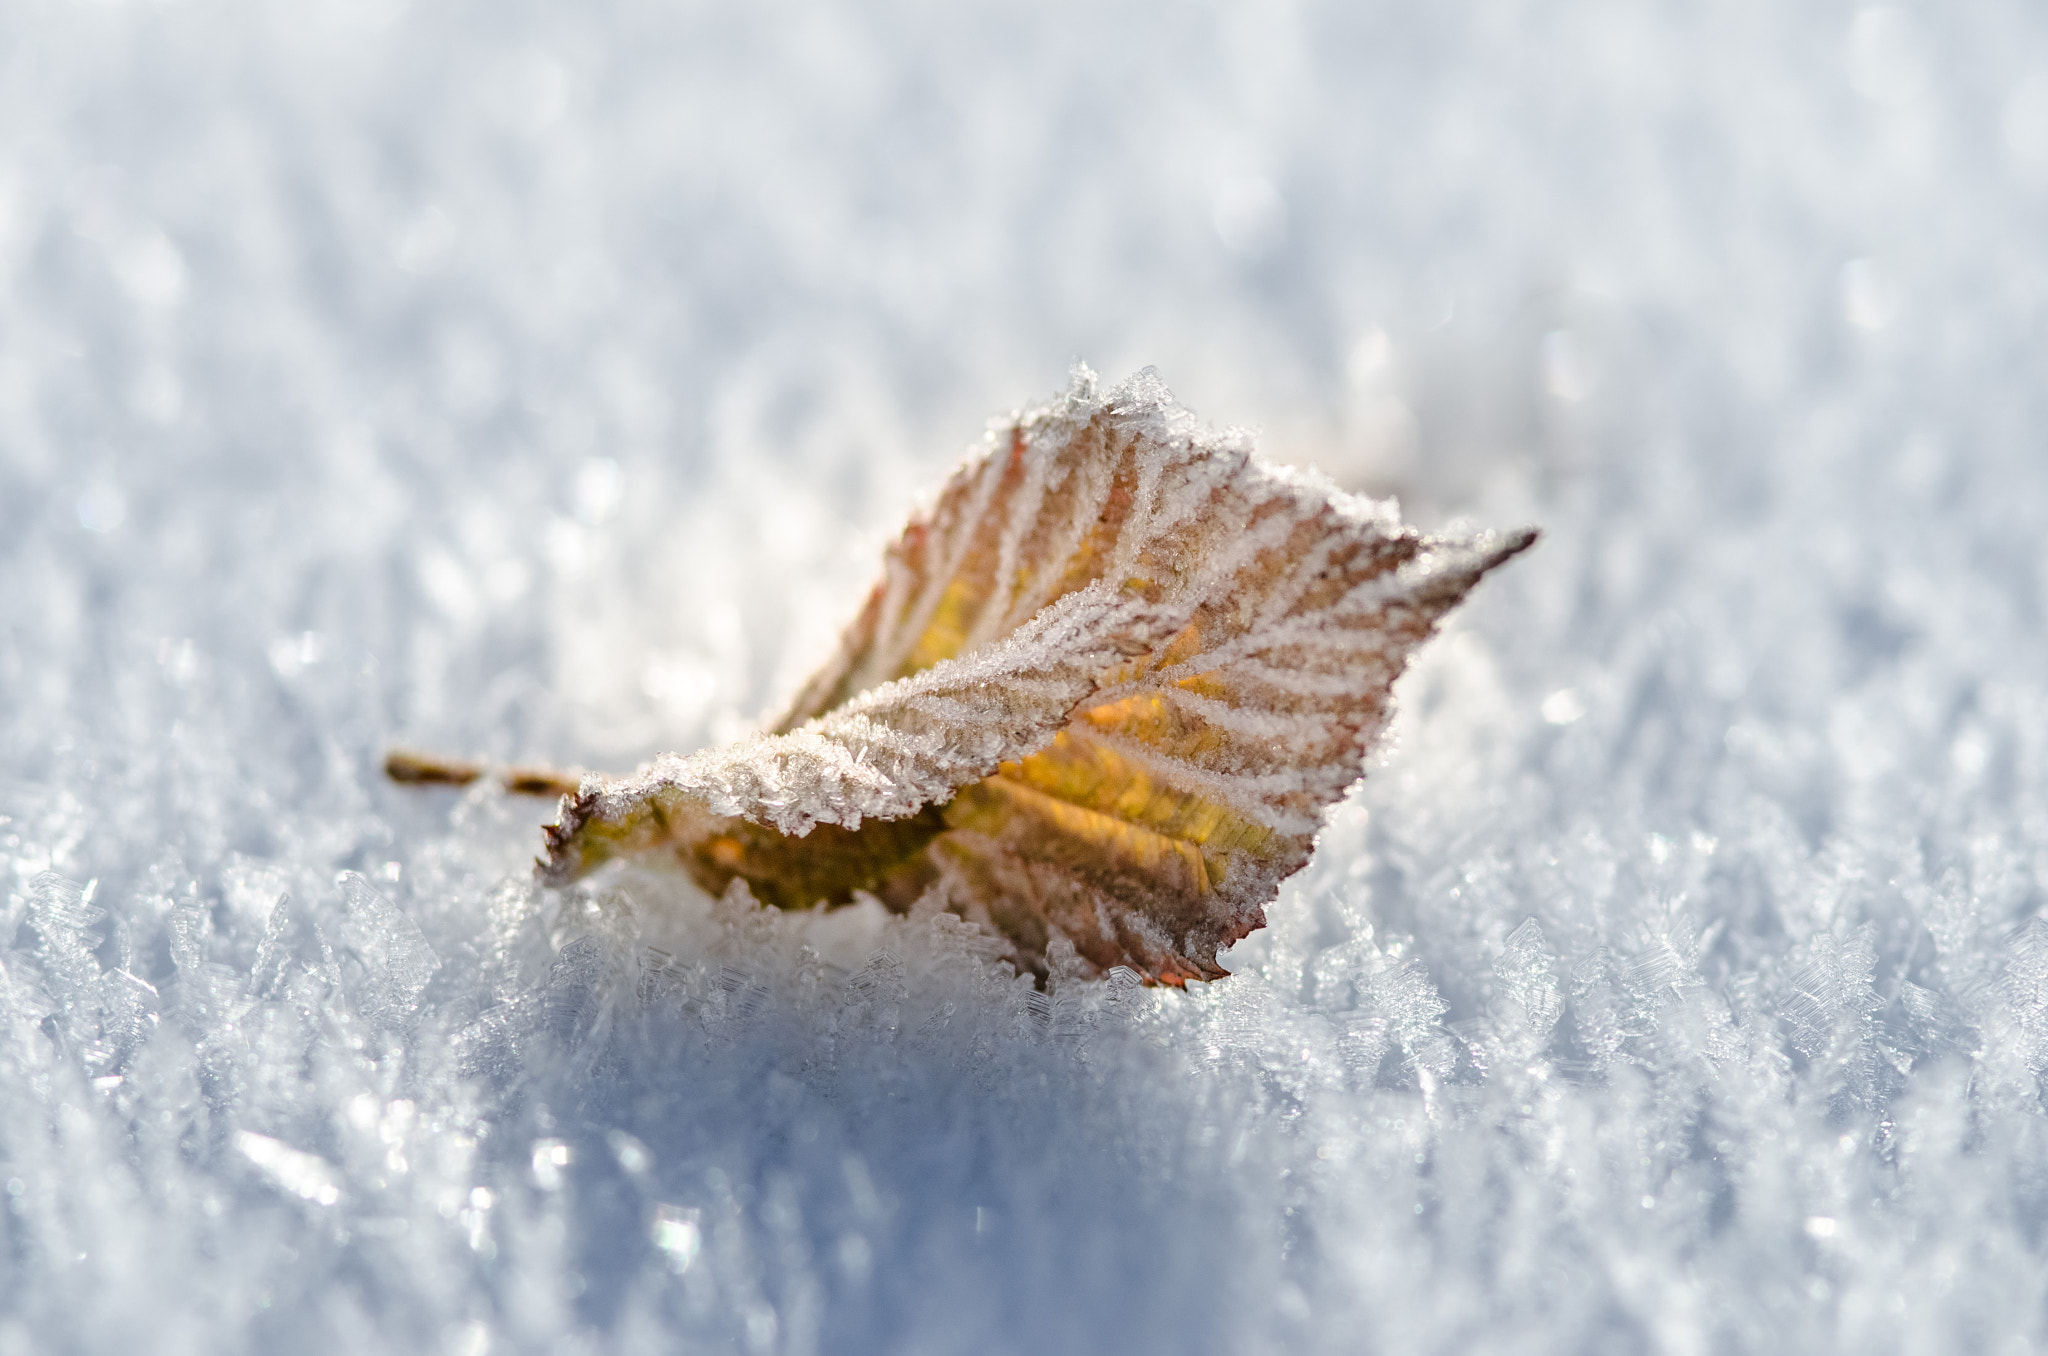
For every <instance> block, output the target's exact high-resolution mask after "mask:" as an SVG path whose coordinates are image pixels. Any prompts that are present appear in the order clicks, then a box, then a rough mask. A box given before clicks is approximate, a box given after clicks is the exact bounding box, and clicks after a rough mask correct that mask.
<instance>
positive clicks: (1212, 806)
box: [542, 369, 1535, 984]
mask: <svg viewBox="0 0 2048 1356" xmlns="http://www.w3.org/2000/svg"><path fill="white" fill-rule="evenodd" d="M1534 535H1535V534H1534V533H1533V532H1528V531H1523V532H1518V533H1513V534H1509V535H1505V536H1500V535H1495V534H1492V533H1480V534H1477V535H1473V536H1469V537H1435V536H1426V535H1424V534H1422V533H1420V532H1418V531H1416V530H1415V529H1413V528H1411V527H1408V526H1405V525H1404V524H1402V523H1401V521H1400V519H1399V517H1398V515H1397V513H1396V511H1395V509H1394V507H1393V505H1391V504H1385V503H1377V502H1374V501H1371V500H1366V499H1359V498H1354V497H1352V496H1349V495H1345V494H1343V493H1341V492H1339V491H1337V490H1336V489H1335V488H1333V487H1332V486H1330V485H1328V484H1327V483H1325V482H1323V481H1321V480H1319V479H1316V478H1314V477H1310V476H1304V475H1300V474H1297V473H1294V472H1290V471H1287V470H1284V469H1281V468H1278V467H1274V466H1271V465H1268V464H1267V463H1265V462H1263V461H1261V460H1259V459H1258V458H1257V457H1256V456H1255V455H1254V454H1253V452H1252V450H1251V446H1250V442H1249V440H1248V439H1247V438H1246V437H1245V436H1244V435H1242V434H1238V433H1223V434H1217V433H1214V432H1211V431H1209V430H1207V429H1204V428H1203V427H1201V426H1200V425H1198V424H1197V423H1196V422H1195V420H1194V419H1193V418H1192V417H1191V416H1190V415H1188V414H1187V412H1186V411H1184V410H1182V409H1181V408H1180V407H1179V405H1177V404H1176V403H1175V402H1174V400H1173V397H1172V396H1171V395H1170V394H1169V393H1168V392H1167V390H1166V389H1165V387H1164V386H1163V385H1161V384H1160V382H1159V380H1158V378H1157V377H1156V376H1155V375H1154V374H1153V373H1151V372H1150V371H1146V372H1143V373H1140V374H1139V375H1138V376H1137V377H1135V378H1133V379H1132V380H1130V381H1129V382H1127V383H1125V384H1124V385H1123V386H1120V387H1118V388H1116V389H1115V390H1113V391H1111V392H1109V393H1107V394H1102V393H1099V392H1098V390H1097V387H1096V382H1095V378H1094V376H1093V374H1092V373H1089V372H1087V371H1086V369H1082V370H1081V371H1079V372H1078V373H1077V375H1076V380H1075V383H1074V385H1073V387H1072V389H1070V390H1069V391H1068V392H1067V393H1066V395H1064V396H1063V397H1061V398H1059V399H1058V400H1055V401H1054V402H1052V403H1051V404H1050V405H1047V406H1045V407H1043V408H1041V409H1038V410H1034V411H1031V412H1029V413H1026V414H1023V415H1020V416H1018V417H1016V418H1015V419H1013V420H1011V421H1009V422H1008V423H1007V424H1006V425H1004V426H1002V427H1001V428H1000V429H999V430H998V431H997V432H995V433H994V434H992V435H991V437H990V439H989V441H988V444H987V445H986V446H985V447H984V448H983V449H982V450H981V451H980V452H978V453H976V454H975V455H973V456H971V457H970V458H969V459H968V461H967V462H966V464H965V465H963V466H962V467H961V468H960V469H959V470H958V471H956V472H955V473H954V475H953V477H952V478H951V479H950V480H949V481H948V482H947V483H946V485H945V486H944V488H943V489H942V490H941V491H940V493H939V496H938V498H937V499H936V500H935V501H934V503H933V504H932V505H931V507H930V508H929V509H928V510H926V511H924V512H921V513H919V514H918V515H916V516H915V517H913V519H912V520H911V523H910V525H909V526H908V527H907V528H906V529H905V530H904V532H903V535H902V537H901V538H900V539H899V540H898V541H897V542H896V544H895V545H894V546H892V547H891V548H890V550H889V552H888V554H887V557H886V560H885V562H884V568H883V575H882V579H881V581H880V582H879V583H878V584H877V585H876V586H875V588H874V590H873V592H872V593H871V594H870V596H869V598H868V600H867V603H866V605H865V606H864V607H863V608H862V610H861V613H860V615H859V617H858V618H857V619H856V620H855V622H854V624H853V625H852V627H851V628H849V630H848V631H847V633H846V636H845V638H844V640H843V641H842V643H841V646H840V649H839V652H838V654H837V655H836V656H835V658H834V659H833V660H832V662H831V663H829V664H827V665H826V667H825V668H824V669H823V670H822V671H821V672H820V673H819V674H818V675H817V676H816V677H815V678H813V679H812V680H811V681H810V683H809V684H807V685H806V686H805V688H804V689H803V691H802V693H801V694H800V695H799V697H798V698H797V700H796V701H795V702H794V704H793V705H792V706H791V707H790V709H789V711H788V712H787V713H786V714H785V715H784V716H783V717H782V718H781V719H780V720H778V721H776V722H775V723H774V724H773V725H772V727H771V728H770V730H769V731H768V732H767V733H765V734H763V735H759V736H756V737H754V738H751V739H748V740H745V741H743V742H741V743H740V744H737V745H735V746H733V747H731V748H727V749H720V750H714V751H707V752H703V753H696V754H691V755H688V756H676V755H670V756H667V757H664V758H661V759H658V760H656V761H655V762H654V763H652V764H649V765H648V766H647V767H645V768H643V769H642V770H641V771H640V772H639V773H637V774H635V775H633V776H631V777H625V778H616V779H614V778H604V777H590V778H586V779H585V780H584V781H583V783H582V785H581V787H580V789H579V792H578V794H577V795H576V796H575V797H573V798H570V799H568V800H565V801H564V811H563V814H562V817H561V821H560V823H559V824H557V825H556V826H554V827H553V828H552V829H551V830H550V832H549V839H548V849H549V855H548V859H547V861H546V862H545V863H543V867H542V870H543V873H544V875H545V876H546V877H547V878H548V879H549V880H550V881H552V882H555V883H562V882H566V881H569V880H572V879H574V878H575V877H577V876H578V875H581V874H582V873H584V872H586V871H588V870H590V869H591V868H593V867H595V866H596V865H598V864H599V863H601V862H604V861H606V860H608V859H611V858H614V857H619V856H640V857H645V856H665V857H667V858H669V859H670V860H673V861H676V862H678V863H679V864H680V865H681V866H682V867H683V868H684V869H686V870H687V871H689V872H690V873H691V874H692V875H693V876H694V877H696V878H697V880H698V881H699V882H700V883H701V884H702V885H703V886H704V887H705V888H706V889H708V890H710V891H712V892H714V893H719V892H722V891H723V890H724V889H725V888H726V887H727V885H728V884H730V882H732V881H733V880H734V879H743V880H745V881H746V882H747V883H748V885H749V886H750V887H751V888H752V890H753V892H754V893H755V895H756V896H757V897H759V898H760V899H762V900H764V901H766V902H768V903H772V904H778V905H782V906H784V907H807V906H809V905H812V904H814V903H817V902H819V901H821V900H823V901H827V902H843V901H845V900H848V899H850V898H851V896H852V894H853V892H854V891H856V890H868V891H872V892H874V893H875V894H876V895H877V896H878V897H880V898H881V899H883V900H884V901H885V902H887V903H889V904H891V905H892V906H894V907H897V908H908V907H909V906H910V904H912V903H913V902H915V901H917V900H918V899H920V898H924V897H926V896H928V895H930V894H931V892H936V896H935V897H936V899H937V900H938V901H939V902H940V903H941V904H942V905H943V907H944V908H946V909H947V910H949V911H951V912H954V913H957V914H960V915H962V916H964V917H966V918H969V919H972V920H974V921H976V922H980V923H984V924H986V925H987V926H988V927H990V928H991V929H992V930H993V931H994V932H996V933H998V934H999V935H1001V936H1002V937H1004V938H1006V939H1007V940H1008V942H1009V944H1010V946H1011V948H1012V950H1013V954H1014V957H1015V959H1016V960H1017V961H1018V962H1019V963H1020V964H1022V965H1023V966H1025V967H1027V968H1030V969H1032V970H1035V971H1037V972H1039V973H1041V974H1042V973H1044V971H1045V969H1046V965H1047V961H1046V957H1047V955H1048V952H1049V950H1050V949H1051V948H1053V946H1054V943H1055V941H1058V942H1059V943H1060V950H1061V952H1062V954H1065V948H1066V947H1069V946H1070V947H1071V948H1072V949H1073V954H1074V956H1075V957H1076V961H1075V962H1074V963H1075V964H1076V965H1078V966H1079V967H1080V968H1081V969H1082V970H1084V971H1085V972H1086V973H1090V974H1100V973H1102V972H1104V971H1107V970H1109V969H1111V968H1113V967H1115V966H1118V965H1125V966H1129V967H1130V968H1131V969H1132V970H1134V971H1135V972H1136V973H1138V974H1140V975H1142V976H1144V977H1145V978H1146V979H1148V980H1151V981H1154V982H1161V983H1168V984H1179V983H1182V982H1185V981H1186V980H1189V979H1208V978H1216V977H1218V976H1220V975H1222V974H1223V973H1224V971H1223V970H1222V969H1221V968H1220V967H1219V966H1218V965H1217V963H1216V953H1217V951H1218V950H1219V949H1220V948H1222V947H1224V946H1226V945H1228V944H1229V943H1231V942H1233V941H1235V940H1237V939H1238V938H1240V937H1243V936H1244V935H1245V934H1246V933H1248V932H1250V931H1252V930H1253V929H1254V928H1257V927H1259V926H1261V925H1262V924H1263V923H1264V921H1265V912H1264V910H1265V905H1266V903H1267V902H1268V901H1269V900H1271V899H1272V898H1273V895H1274V893H1275V891H1276V890H1277V889H1278V886H1279V883H1280V881H1281V880H1282V879H1284V878H1285V877H1287V876H1289V875H1291V874H1292V873H1293V872H1295V871H1298V870H1300V869H1301V867H1302V866H1303V865H1305V864H1306V863H1307V861H1308V858H1309V854H1310V852H1311V850H1312V847H1313V844H1314V839H1315V834H1316V831H1317V829H1318V828H1319V827H1320V825H1321V823H1322V815H1323V812H1324V810H1325V809H1327V808H1328V807H1329V805H1330V804H1331V803H1332V802H1333V801H1335V800H1337V799H1338V798H1339V797H1340V796H1342V795H1343V794H1344V792H1345V790H1346V789H1347V788H1348V787H1349V786H1350V785H1351V784H1352V783H1353V782H1354V781H1356V780H1357V778H1358V776H1359V774H1360V772H1361V770H1362V767H1363V760H1364V756H1365V753H1366V751H1367V749H1368V748H1369V747H1370V746H1371V744H1372V741H1373V740H1374V739H1375V738H1376V737H1377V736H1378V734H1379V732H1380V731H1381V729H1383V728H1384V726H1385V724H1386V721H1387V717H1388V714H1389V699H1390V689H1391V687H1392V684H1393V682H1394V679H1395V678H1397V677H1398V676H1399V675H1400V673H1401V670H1402V668H1403V667H1404V666H1405V665H1406V664H1407V662H1408V658H1409V656H1410V654H1411V653H1412V652H1413V651H1414V649H1415V647H1416V646H1417V645H1419V644H1420V643H1421V642H1422V641H1423V640H1425V639H1426V638H1427V637H1428V636H1429V634H1430V633H1431V631H1432V630H1434V628H1435V626H1436V624H1437V622H1438V621H1439V620H1440V619H1441V618H1442V617H1443V615H1444V614H1445V613H1446V612H1448V611H1449V610H1450V608H1451V607H1453V606H1454V605H1455V604H1456V603H1457V602H1458V601H1459V600H1460V599H1461V598H1463V597H1464V596H1465V594H1466V593H1467V592H1468V591H1469V590H1470V589H1471V587H1472V586H1473V585H1474V584H1475V583H1477V582H1478V580H1479V579H1480V577H1481V576H1482V575H1484V574H1485V573H1486V572H1487V571H1488V570H1490V569H1492V568H1493V567H1494V566H1496V565H1498V564H1500V563H1501V562H1502V561H1504V560H1506V559H1507V558H1508V557H1510V556H1512V555H1514V554H1515V553H1516V552H1518V551H1520V550H1522V549H1523V548H1525V547H1526V546H1528V545H1529V543H1530V542H1531V541H1533V540H1534Z"/></svg>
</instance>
